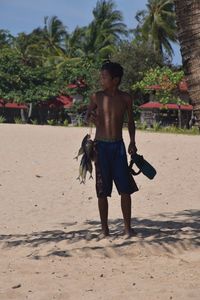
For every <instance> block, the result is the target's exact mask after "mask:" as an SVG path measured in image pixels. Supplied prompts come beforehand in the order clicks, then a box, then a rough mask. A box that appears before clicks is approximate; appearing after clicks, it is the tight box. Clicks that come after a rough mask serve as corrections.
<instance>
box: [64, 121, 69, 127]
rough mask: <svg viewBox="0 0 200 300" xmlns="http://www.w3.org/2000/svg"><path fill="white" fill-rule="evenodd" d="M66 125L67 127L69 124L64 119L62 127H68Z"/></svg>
mask: <svg viewBox="0 0 200 300" xmlns="http://www.w3.org/2000/svg"><path fill="white" fill-rule="evenodd" d="M68 125H69V122H68V120H67V119H66V120H65V121H64V122H63V126H65V127H68Z"/></svg>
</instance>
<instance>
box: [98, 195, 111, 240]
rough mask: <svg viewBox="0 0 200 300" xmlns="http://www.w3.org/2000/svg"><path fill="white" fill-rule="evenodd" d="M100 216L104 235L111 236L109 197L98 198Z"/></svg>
mask: <svg viewBox="0 0 200 300" xmlns="http://www.w3.org/2000/svg"><path fill="white" fill-rule="evenodd" d="M98 205H99V214H100V219H101V227H102V233H103V235H105V236H108V235H109V229H108V199H107V197H101V198H98Z"/></svg>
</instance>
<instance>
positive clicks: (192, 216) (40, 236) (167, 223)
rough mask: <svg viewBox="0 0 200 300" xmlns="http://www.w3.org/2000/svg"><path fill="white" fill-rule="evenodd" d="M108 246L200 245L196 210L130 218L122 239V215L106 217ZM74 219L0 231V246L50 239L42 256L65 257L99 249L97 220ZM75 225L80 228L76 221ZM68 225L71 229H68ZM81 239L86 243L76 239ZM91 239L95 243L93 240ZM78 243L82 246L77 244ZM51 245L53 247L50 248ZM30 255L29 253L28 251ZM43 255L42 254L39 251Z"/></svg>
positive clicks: (38, 244)
mask: <svg viewBox="0 0 200 300" xmlns="http://www.w3.org/2000/svg"><path fill="white" fill-rule="evenodd" d="M109 223H110V239H111V241H112V242H111V243H110V245H109V247H111V248H113V249H125V248H126V249H127V247H129V248H130V247H131V246H134V245H141V246H143V247H144V246H146V247H153V246H159V247H161V248H162V249H163V250H165V251H167V252H169V253H172V252H173V249H175V248H182V250H187V249H191V248H194V249H195V248H199V246H200V210H194V209H193V210H184V211H180V212H177V213H165V214H158V215H155V216H154V217H152V218H151V219H148V218H145V219H142V218H134V219H133V226H134V228H135V231H136V233H137V236H136V237H133V238H130V239H123V238H121V237H122V232H123V228H124V227H123V219H116V220H110V221H109ZM76 225H77V223H76V222H75V223H61V224H60V226H62V228H63V227H64V228H66V229H65V231H64V230H48V231H40V232H32V233H30V234H9V235H3V234H2V235H0V243H1V244H2V246H3V247H4V248H13V247H19V246H28V247H32V248H35V249H37V248H39V247H41V246H42V245H46V244H50V243H52V244H51V245H52V247H51V250H50V251H48V254H47V255H45V256H52V255H55V256H62V257H69V256H72V255H73V252H74V251H73V250H74V249H76V250H79V251H81V250H83V251H84V249H85V248H87V249H89V250H91V251H92V250H97V251H98V250H102V249H103V248H104V246H102V244H98V241H99V240H98V237H99V234H100V232H101V226H100V222H99V221H95V220H94V221H92V220H87V221H86V222H85V223H84V224H83V225H82V227H83V229H81V230H80V229H76V228H74V227H76ZM78 225H79V228H80V224H78ZM72 227H73V229H72ZM70 229H71V230H70ZM83 240H85V241H86V242H87V246H86V245H84V246H83V245H82V244H80V243H78V242H80V241H83ZM61 241H65V242H66V243H65V249H64V250H63V249H55V246H56V245H59V242H61ZM94 242H95V243H94ZM80 245H82V246H80ZM52 248H53V249H52ZM30 256H31V255H30ZM43 257H44V255H43ZM32 258H35V259H39V258H41V256H39V255H35V256H34V257H33V255H32Z"/></svg>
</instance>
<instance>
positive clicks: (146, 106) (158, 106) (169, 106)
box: [140, 102, 193, 110]
mask: <svg viewBox="0 0 200 300" xmlns="http://www.w3.org/2000/svg"><path fill="white" fill-rule="evenodd" d="M140 108H141V109H153V108H154V109H173V110H178V109H179V105H178V104H175V103H170V104H161V103H159V102H148V103H145V104H142V105H140ZM180 109H181V110H193V106H192V105H189V104H185V105H180Z"/></svg>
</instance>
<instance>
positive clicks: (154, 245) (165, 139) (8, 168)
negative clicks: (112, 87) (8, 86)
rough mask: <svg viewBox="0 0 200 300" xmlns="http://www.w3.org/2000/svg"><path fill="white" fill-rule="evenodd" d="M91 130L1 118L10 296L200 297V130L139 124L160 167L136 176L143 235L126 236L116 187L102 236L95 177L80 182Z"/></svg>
mask: <svg viewBox="0 0 200 300" xmlns="http://www.w3.org/2000/svg"><path fill="white" fill-rule="evenodd" d="M86 133H88V129H87V128H73V127H53V126H34V125H14V124H13V125H12V124H0V141H1V146H0V157H1V162H0V220H1V221H0V228H1V231H0V300H12V299H14V300H24V299H31V300H51V299H56V300H66V299H70V300H79V299H87V300H93V299H102V300H107V299H109V300H111V299H112V300H118V299H120V300H121V299H131V300H155V299H162V300H165V299H166V300H167V299H174V300H175V299H177V300H180V299H181V300H186V299H199V297H200V296H199V295H200V183H199V180H200V158H199V150H200V137H199V136H187V135H175V134H173V135H172V134H160V133H149V132H141V131H138V132H137V134H136V135H137V146H138V153H140V154H142V155H144V157H145V158H146V159H147V160H148V161H149V162H150V163H152V165H154V167H155V168H156V170H157V176H156V177H155V179H154V180H152V181H151V180H149V179H148V178H146V177H145V176H144V175H142V174H140V175H139V176H137V177H135V180H136V182H137V185H138V187H139V192H137V193H135V194H134V195H133V208H132V215H133V220H132V224H133V226H134V227H135V230H136V232H137V236H135V237H131V238H130V239H125V238H124V236H123V219H122V213H121V208H120V200H119V196H118V194H117V191H116V189H115V188H114V190H113V195H112V198H111V199H109V224H110V231H111V235H110V237H109V238H108V239H103V240H99V239H98V235H99V233H100V222H99V214H98V208H97V199H96V192H95V181H94V180H88V179H87V181H86V184H85V185H83V184H80V183H79V182H78V181H77V180H76V178H77V176H78V167H79V162H77V161H76V160H74V159H73V158H74V157H75V155H76V153H77V151H78V149H79V146H80V143H81V141H82V138H83V137H84V135H85V134H86ZM124 140H125V143H126V146H128V141H129V140H128V132H127V130H124ZM79 161H80V160H79ZM93 173H94V172H93Z"/></svg>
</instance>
